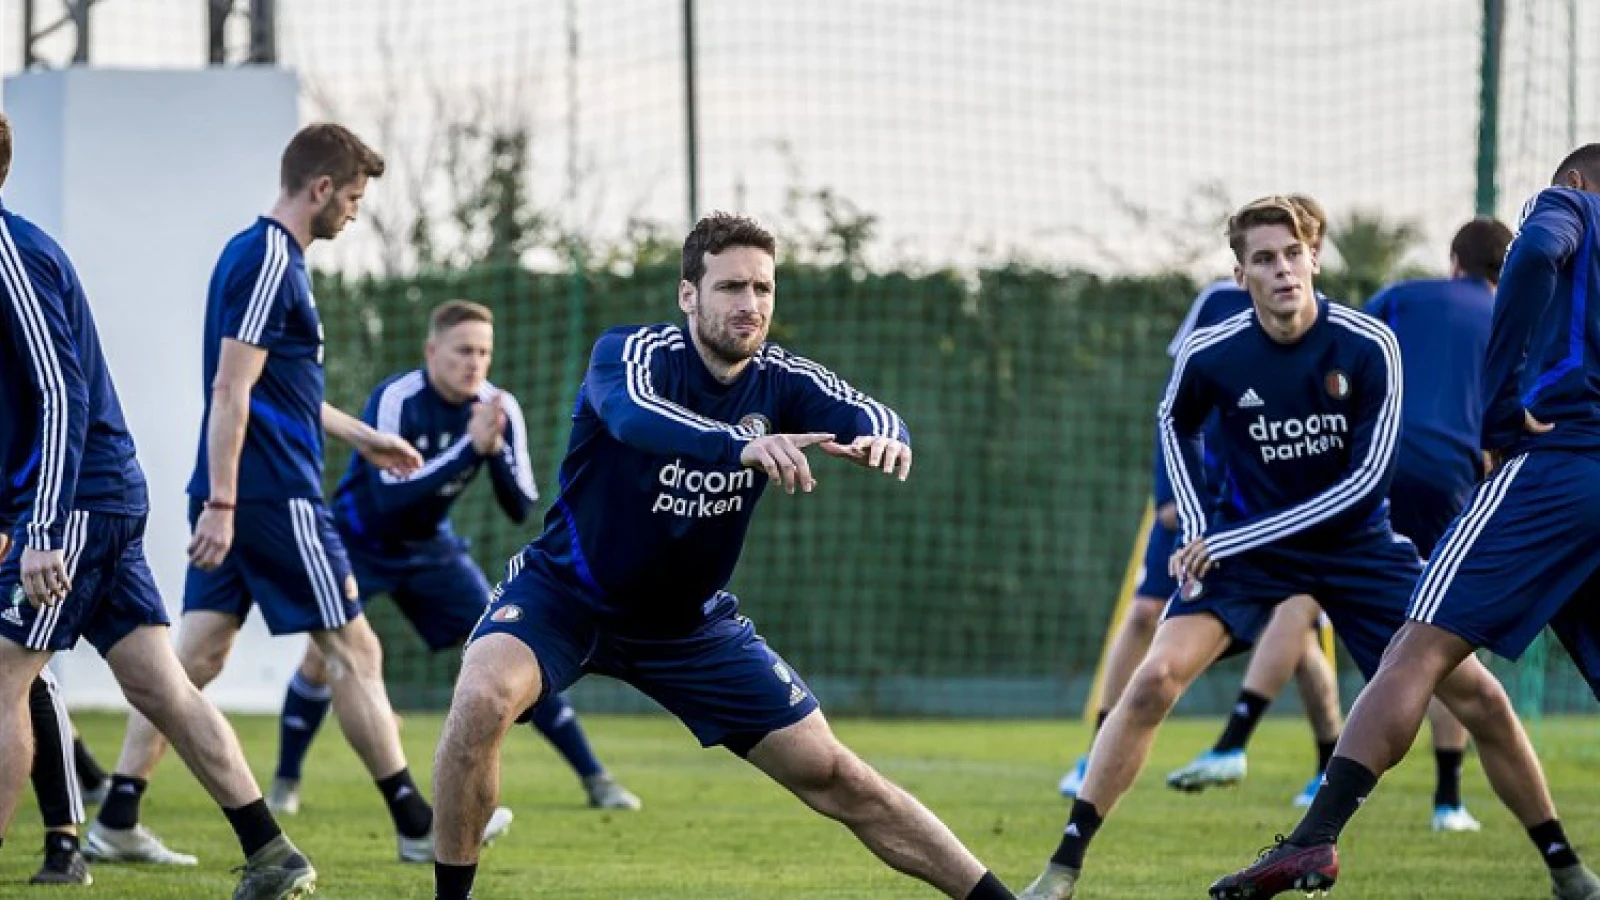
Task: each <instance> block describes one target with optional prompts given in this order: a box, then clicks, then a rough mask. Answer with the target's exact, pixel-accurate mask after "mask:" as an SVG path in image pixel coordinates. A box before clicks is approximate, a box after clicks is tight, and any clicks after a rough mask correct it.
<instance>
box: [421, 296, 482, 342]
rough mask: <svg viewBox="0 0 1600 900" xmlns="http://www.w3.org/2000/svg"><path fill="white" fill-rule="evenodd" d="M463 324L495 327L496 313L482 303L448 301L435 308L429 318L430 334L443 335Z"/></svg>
mask: <svg viewBox="0 0 1600 900" xmlns="http://www.w3.org/2000/svg"><path fill="white" fill-rule="evenodd" d="M462 322H482V323H484V324H486V325H493V324H494V312H493V311H492V310H490V309H489V307H487V306H484V305H483V304H482V303H473V302H472V301H471V300H446V301H445V302H443V303H441V304H439V305H438V306H435V307H434V308H433V313H432V314H431V315H429V316H428V333H429V334H430V335H437V334H443V333H445V332H446V331H449V330H450V329H452V328H454V327H456V326H457V325H460V324H461V323H462Z"/></svg>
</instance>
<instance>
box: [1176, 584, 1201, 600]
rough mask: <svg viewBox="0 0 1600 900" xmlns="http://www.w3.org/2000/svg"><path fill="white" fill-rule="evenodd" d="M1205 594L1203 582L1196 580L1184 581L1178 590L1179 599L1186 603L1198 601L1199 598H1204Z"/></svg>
mask: <svg viewBox="0 0 1600 900" xmlns="http://www.w3.org/2000/svg"><path fill="white" fill-rule="evenodd" d="M1205 594H1206V585H1205V582H1203V581H1201V580H1200V579H1198V578H1191V579H1189V580H1188V581H1185V582H1184V583H1183V586H1182V587H1180V588H1178V597H1179V599H1181V600H1183V601H1185V602H1188V603H1193V602H1194V601H1196V600H1199V599H1200V598H1201V597H1204V596H1205Z"/></svg>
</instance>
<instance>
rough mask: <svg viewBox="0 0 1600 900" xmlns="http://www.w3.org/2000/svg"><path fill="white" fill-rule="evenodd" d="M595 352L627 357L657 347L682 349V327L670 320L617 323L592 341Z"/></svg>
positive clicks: (638, 355)
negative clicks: (632, 323)
mask: <svg viewBox="0 0 1600 900" xmlns="http://www.w3.org/2000/svg"><path fill="white" fill-rule="evenodd" d="M594 346H595V350H596V352H606V353H608V354H609V355H623V356H625V357H627V358H628V359H634V358H635V357H642V356H644V355H645V354H646V353H647V352H648V351H652V350H656V349H659V348H663V347H664V348H666V349H669V350H682V349H683V347H684V337H683V329H681V328H679V327H678V326H677V325H674V324H673V323H671V322H654V323H651V324H647V325H617V326H614V327H611V328H607V329H606V330H605V331H603V332H601V334H600V337H599V338H598V339H596V340H595V342H594Z"/></svg>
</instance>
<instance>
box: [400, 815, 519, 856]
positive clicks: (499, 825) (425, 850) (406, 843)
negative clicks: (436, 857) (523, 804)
mask: <svg viewBox="0 0 1600 900" xmlns="http://www.w3.org/2000/svg"><path fill="white" fill-rule="evenodd" d="M515 818H516V814H514V813H512V812H511V810H509V809H507V808H505V807H504V806H497V807H495V809H494V812H493V813H491V814H490V815H489V824H487V825H485V826H483V841H482V845H483V846H485V847H487V846H489V845H490V844H492V843H494V842H495V839H496V838H499V837H500V836H501V835H503V834H505V833H506V832H507V831H509V830H510V829H511V820H512V819H515ZM399 840H400V861H401V862H403V863H431V862H433V832H431V831H430V832H428V833H427V834H425V835H423V836H422V837H418V838H408V837H406V836H405V835H400V836H399Z"/></svg>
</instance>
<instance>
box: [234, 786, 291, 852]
mask: <svg viewBox="0 0 1600 900" xmlns="http://www.w3.org/2000/svg"><path fill="white" fill-rule="evenodd" d="M222 813H223V815H226V816H227V817H228V824H229V825H232V826H233V833H234V834H236V835H238V836H239V849H241V850H243V851H244V858H245V859H249V858H250V857H252V856H255V855H256V851H257V850H260V849H261V848H262V847H265V846H266V845H268V844H270V843H272V840H273V838H276V837H277V836H278V835H280V834H283V829H282V828H279V827H278V823H277V821H276V820H274V819H273V818H272V812H271V811H270V810H268V809H267V801H265V800H257V801H256V802H254V803H251V804H249V805H248V806H241V807H239V808H237V809H223V810H222Z"/></svg>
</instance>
